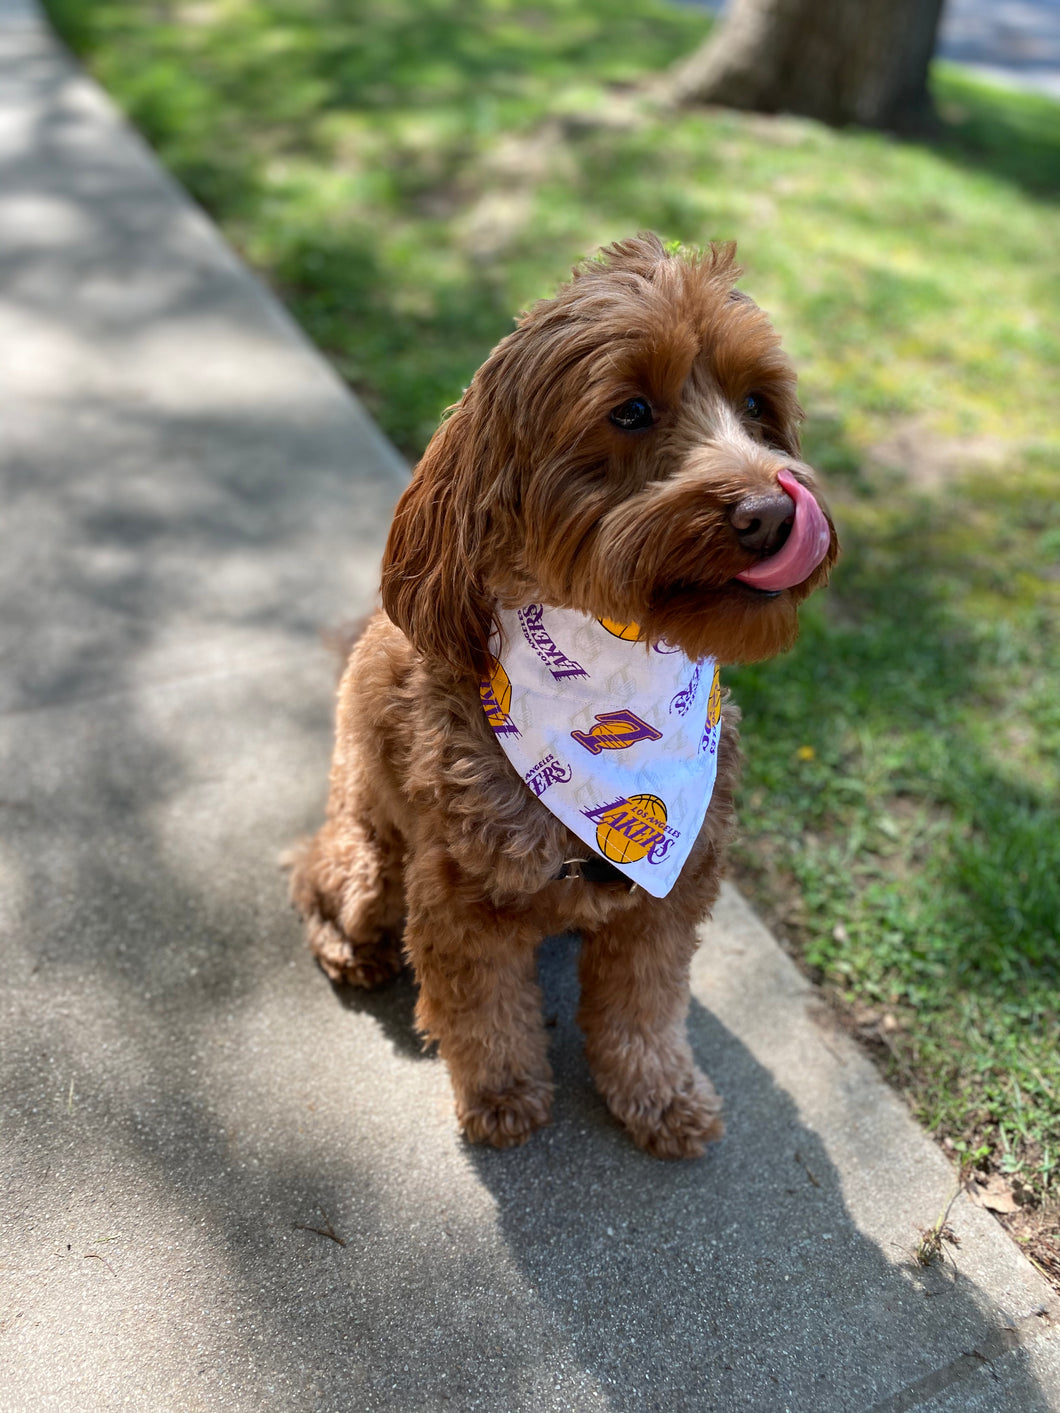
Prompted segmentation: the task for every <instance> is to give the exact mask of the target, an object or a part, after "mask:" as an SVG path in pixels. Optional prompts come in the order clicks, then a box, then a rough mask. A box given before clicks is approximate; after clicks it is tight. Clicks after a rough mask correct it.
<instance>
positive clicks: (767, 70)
mask: <svg viewBox="0 0 1060 1413" xmlns="http://www.w3.org/2000/svg"><path fill="white" fill-rule="evenodd" d="M942 4H943V0H730V9H729V11H728V13H727V15H726V17H725V19H724V21H723V22H722V24H721V26H720V27H719V29H718V30H717V31H716V33H715V34H714V35H712V36H711V38H710V39H709V40H708V41H707V42H706V44H704V45H703V46H702V47H701V48H700V49H697V50H696V52H695V53H694V54H693V55H692V56H691V58H689V59H687V60H686V61H685V62H684V63H683V64H682V65H681V66H680V67H679V68H678V69H677V70H676V71H675V74H674V96H675V97H676V99H677V101H678V102H681V103H720V104H723V105H725V106H727V107H730V108H749V109H753V110H755V111H756V112H762V113H779V112H784V113H801V114H804V115H805V116H807V117H811V118H820V119H821V120H822V121H823V122H826V123H831V124H833V126H836V127H841V126H842V125H843V124H845V123H858V124H860V125H862V126H863V127H871V128H885V129H889V130H895V131H909V130H911V129H916V128H922V127H924V126H926V125H928V124H929V123H930V122H931V120H932V118H933V116H934V108H933V106H932V102H931V96H930V94H929V93H928V89H927V70H928V64H929V62H930V60H931V55H932V52H933V50H934V47H935V32H936V30H937V29H938V24H939V20H940V18H941V14H942Z"/></svg>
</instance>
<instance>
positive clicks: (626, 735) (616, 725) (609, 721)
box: [570, 711, 662, 756]
mask: <svg viewBox="0 0 1060 1413" xmlns="http://www.w3.org/2000/svg"><path fill="white" fill-rule="evenodd" d="M570 734H571V735H572V736H573V737H574V739H575V740H576V741H577V743H578V745H579V746H584V747H585V749H586V750H587V751H588V752H589V754H590V755H592V756H598V755H599V754H600V752H601V751H624V750H627V749H628V748H629V747H630V746H634V745H636V743H637V742H638V741H659V740H661V739H662V732H661V731H656V729H655V727H654V726H649V725H648V723H647V722H646V721H642V720H641V719H640V717H639V716H635V715H634V714H633V712H631V711H605V712H603V713H599V712H598V713H597V715H596V725H595V726H593V727H591V728H590V729H589V730H588V731H572V732H571V733H570Z"/></svg>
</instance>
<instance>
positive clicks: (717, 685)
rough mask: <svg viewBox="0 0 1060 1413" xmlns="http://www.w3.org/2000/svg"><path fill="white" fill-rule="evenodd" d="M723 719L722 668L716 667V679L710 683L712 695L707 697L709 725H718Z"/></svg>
mask: <svg viewBox="0 0 1060 1413" xmlns="http://www.w3.org/2000/svg"><path fill="white" fill-rule="evenodd" d="M720 720H721V669H720V668H719V667H717V666H715V668H714V681H713V682H712V683H711V684H710V696H709V698H708V699H707V725H708V727H709V726H717V724H718V722H719V721H720Z"/></svg>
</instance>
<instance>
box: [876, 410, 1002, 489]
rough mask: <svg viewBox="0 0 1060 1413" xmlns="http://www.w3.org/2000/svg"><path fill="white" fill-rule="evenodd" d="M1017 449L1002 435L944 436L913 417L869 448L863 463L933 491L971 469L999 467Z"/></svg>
mask: <svg viewBox="0 0 1060 1413" xmlns="http://www.w3.org/2000/svg"><path fill="white" fill-rule="evenodd" d="M1017 451H1018V448H1017V447H1016V446H1014V445H1013V443H1012V442H1009V441H1006V440H1005V439H1004V438H1003V437H985V436H980V437H946V436H943V435H942V434H941V433H940V432H936V431H934V430H933V429H932V428H931V427H929V426H927V425H926V424H925V423H924V421H923V420H922V419H920V418H915V417H913V418H907V419H905V420H904V421H900V422H897V423H896V424H895V426H894V429H893V430H892V431H891V432H890V434H889V435H888V436H886V437H884V438H883V439H882V440H881V441H878V442H876V443H875V445H873V446H871V447H869V448H868V450H867V451H866V453H865V467H866V470H868V471H869V472H870V473H871V472H873V471H877V472H879V471H883V472H891V473H892V474H893V473H894V472H898V473H900V474H901V475H902V476H903V477H904V478H905V480H906V481H908V482H909V483H910V484H911V485H914V486H917V487H919V488H921V489H922V490H928V491H933V490H937V489H938V488H939V487H940V486H944V485H947V484H948V483H949V482H950V481H954V480H957V479H958V478H960V477H962V476H965V475H967V473H968V472H970V471H991V470H998V469H1000V468H1001V467H1003V466H1004V465H1005V463H1006V462H1007V461H1008V460H1010V459H1011V458H1012V457H1013V456H1014V455H1015V454H1016V453H1017Z"/></svg>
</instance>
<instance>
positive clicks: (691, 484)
mask: <svg viewBox="0 0 1060 1413" xmlns="http://www.w3.org/2000/svg"><path fill="white" fill-rule="evenodd" d="M733 260H734V248H733V247H732V246H721V247H714V248H712V249H711V250H709V251H708V252H706V254H705V255H703V256H702V257H700V258H691V257H688V256H682V255H676V256H673V255H667V254H666V252H665V251H664V249H663V247H662V246H661V244H660V243H659V242H658V241H657V240H656V239H655V238H654V237H647V236H642V237H639V238H638V239H636V240H631V241H626V242H623V243H621V244H619V245H616V246H612V247H610V248H609V249H607V250H605V251H604V252H602V254H601V256H600V257H599V259H598V260H597V261H596V262H592V263H590V264H589V265H587V266H585V267H583V268H582V269H581V270H579V271H578V272H576V275H575V278H574V279H573V280H572V281H571V282H570V284H568V285H565V286H564V287H563V288H562V289H561V290H560V291H559V293H558V294H557V295H556V297H555V298H554V299H551V300H546V301H543V302H541V303H540V304H538V305H536V306H535V307H534V308H533V309H532V310H531V311H530V312H529V313H528V314H527V315H526V316H525V317H524V318H523V320H522V322H521V323H520V325H519V327H518V328H517V329H516V331H515V332H514V333H513V334H511V335H509V337H508V338H506V339H505V340H504V341H503V342H502V343H500V344H499V345H498V346H497V348H496V349H495V350H494V351H493V353H492V354H491V355H490V357H489V358H488V359H487V361H486V362H485V363H484V364H483V366H482V367H481V368H480V369H479V371H478V373H477V374H476V375H475V378H474V380H473V381H472V384H471V386H470V388H468V390H467V392H466V393H465V395H464V397H463V399H462V400H461V402H460V403H459V404H458V406H457V407H456V408H454V409H453V411H452V413H451V415H450V416H449V418H448V419H447V421H445V422H444V423H443V424H442V426H441V428H440V429H439V431H438V432H437V433H436V435H435V437H434V438H433V440H432V442H431V444H430V446H429V447H428V449H427V452H426V454H425V456H424V458H423V460H422V461H421V462H420V464H419V466H418V467H417V469H416V472H415V474H414V478H413V481H412V483H411V485H410V486H409V488H408V490H407V491H406V492H405V495H404V496H403V497H402V500H401V502H400V503H399V505H398V509H397V513H396V515H395V519H394V526H393V528H392V530H391V535H390V541H389V543H388V545H387V553H386V557H385V560H384V571H383V594H384V604H385V606H386V609H387V612H388V613H389V615H390V617H391V618H392V619H393V620H394V621H395V622H396V623H397V624H398V626H399V627H401V628H402V629H403V630H404V631H405V633H406V634H407V635H408V637H409V638H410V639H411V641H412V642H413V644H414V646H416V648H417V649H418V650H419V651H420V652H422V653H423V654H424V655H426V656H428V657H434V658H437V659H440V660H442V661H448V662H449V663H450V664H451V665H452V666H453V668H455V669H456V670H458V671H462V670H466V671H468V672H469V673H476V674H477V673H479V672H480V670H481V665H482V662H483V661H484V655H485V647H486V639H487V638H488V634H489V626H490V614H491V611H492V607H493V605H494V604H495V603H496V602H498V601H500V602H502V603H504V604H507V605H509V606H513V607H514V606H516V605H519V604H524V603H527V602H530V601H540V602H545V603H550V604H553V605H556V606H559V607H567V608H575V609H580V610H581V611H583V612H585V613H588V614H591V615H593V616H594V617H598V618H608V619H614V620H618V621H621V622H636V623H637V624H638V625H639V627H640V629H641V631H642V634H643V635H644V636H646V637H647V638H649V639H652V640H657V639H660V638H665V639H667V640H669V641H670V642H672V643H674V644H676V645H677V646H679V647H680V648H682V649H683V650H684V651H685V652H686V653H687V654H688V655H689V656H690V657H701V656H703V655H705V654H708V653H709V654H711V655H712V656H714V657H717V658H718V659H720V660H721V661H722V662H733V661H744V662H747V661H755V660H757V659H760V658H764V657H769V656H771V655H773V654H774V653H777V652H780V651H782V650H783V649H785V648H787V647H790V645H791V643H792V642H793V641H794V638H795V635H796V631H797V623H796V609H797V606H798V604H799V603H800V602H801V601H802V600H803V599H804V598H806V596H807V595H808V594H809V593H811V592H812V591H813V590H814V589H816V588H818V587H819V586H820V585H821V584H823V583H824V582H826V580H827V576H828V571H829V569H830V567H831V565H832V563H833V562H834V560H835V557H836V554H837V552H838V546H837V543H836V538H835V533H834V530H833V529H832V526H831V522H830V521H829V520H828V519H827V512H826V511H825V510H824V508H823V506H822V505H821V502H820V500H819V498H818V497H817V496H816V493H812V494H811V490H812V487H813V473H812V472H811V471H810V469H809V468H808V467H807V466H805V465H804V464H803V463H802V462H801V460H800V459H799V439H798V424H799V419H800V416H801V413H800V410H799V406H798V402H797V401H796V392H795V384H796V379H795V373H794V370H793V369H792V367H791V364H790V362H789V361H788V359H787V358H786V356H785V355H784V354H783V352H782V351H781V349H780V344H779V340H778V338H777V336H776V334H775V333H774V331H773V329H772V326H771V325H770V323H769V321H768V319H767V318H766V316H765V315H764V314H763V313H762V311H761V310H760V309H759V308H758V307H757V305H755V304H754V303H753V301H751V300H750V299H748V298H747V296H745V295H742V294H740V293H738V292H737V291H735V290H734V289H733V284H734V281H735V278H736V276H737V274H738V271H737V269H736V267H735V265H734V263H733Z"/></svg>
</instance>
